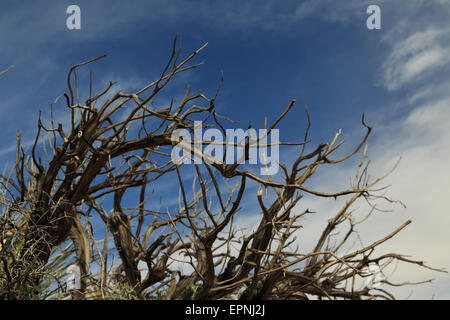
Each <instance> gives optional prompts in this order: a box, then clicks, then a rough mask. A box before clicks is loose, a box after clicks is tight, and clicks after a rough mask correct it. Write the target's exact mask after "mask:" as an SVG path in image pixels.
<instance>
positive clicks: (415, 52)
mask: <svg viewBox="0 0 450 320" xmlns="http://www.w3.org/2000/svg"><path fill="white" fill-rule="evenodd" d="M449 40H450V39H449V37H448V30H447V29H429V30H426V31H420V32H417V33H415V34H413V35H411V36H409V37H408V38H406V39H405V40H401V41H399V42H398V43H397V44H395V45H394V47H393V51H392V53H391V54H390V56H389V57H388V58H387V60H386V62H385V63H384V65H383V78H384V85H385V86H386V87H387V88H388V89H389V90H396V89H399V88H400V87H402V86H403V85H405V84H407V83H412V82H415V81H417V80H420V79H422V78H423V77H424V76H426V75H428V74H429V73H430V72H431V71H435V70H436V68H438V67H442V66H444V65H446V64H448V63H449V62H450V55H448V51H449V49H450V41H449Z"/></svg>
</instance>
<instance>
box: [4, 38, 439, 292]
mask: <svg viewBox="0 0 450 320" xmlns="http://www.w3.org/2000/svg"><path fill="white" fill-rule="evenodd" d="M205 47H206V44H205V45H204V46H202V47H201V48H199V49H198V50H196V51H195V52H193V53H192V54H190V55H189V56H187V57H186V58H185V59H183V60H181V61H180V55H181V46H178V42H177V40H176V39H175V41H174V43H173V48H172V52H171V55H170V59H169V61H168V63H167V64H166V66H165V68H164V69H163V71H162V73H161V76H160V77H159V78H158V79H157V80H156V81H153V82H150V83H149V84H148V85H146V86H145V87H143V88H142V89H140V90H139V91H137V92H133V93H125V92H121V91H119V92H115V93H114V94H112V93H111V92H112V89H113V87H114V83H113V82H111V83H110V84H109V85H108V86H107V87H106V88H105V89H104V90H103V91H102V92H99V93H96V94H93V93H92V82H91V83H90V93H89V98H88V99H87V100H86V101H85V102H84V103H81V102H80V101H79V98H78V85H77V80H76V79H77V78H76V72H77V70H78V69H79V68H80V67H82V66H85V65H87V64H90V63H93V62H95V61H98V60H100V59H102V58H103V57H105V56H104V55H103V56H99V57H97V58H95V59H92V60H89V61H86V62H83V63H80V64H77V65H74V66H72V68H71V69H70V71H69V73H68V77H67V88H68V90H67V93H64V94H63V95H61V96H60V97H59V98H58V99H57V102H59V103H61V102H63V103H64V104H65V106H64V107H65V108H67V113H68V114H70V119H71V121H70V125H69V126H68V127H64V126H63V125H62V124H55V123H54V120H53V119H51V125H45V124H44V122H43V121H42V119H41V117H40V118H39V121H38V128H37V134H36V139H35V142H34V144H33V146H32V148H31V150H29V151H25V150H23V148H22V147H21V134H20V132H19V134H18V136H17V151H16V159H15V167H14V171H13V172H11V174H12V173H14V177H13V176H2V179H3V180H2V181H3V190H5V192H4V193H5V199H8V201H4V203H3V207H4V213H3V216H4V217H6V216H7V215H8V212H10V211H11V210H16V209H17V210H16V212H18V214H19V215H20V216H21V220H20V221H21V224H20V228H22V229H23V230H28V231H27V232H26V233H25V234H24V237H23V245H22V247H21V250H20V254H19V256H18V259H17V261H14V263H6V262H5V263H3V267H4V268H5V272H6V274H8V275H9V276H8V277H7V279H6V280H7V281H6V282H7V283H8V285H6V287H5V288H6V289H4V290H3V291H1V290H0V297H2V298H14V295H12V294H11V292H13V291H14V292H18V291H20V288H21V287H23V286H24V285H26V284H27V283H33V284H38V283H39V282H40V281H41V277H42V274H41V273H40V272H32V270H43V268H44V269H45V265H46V264H47V263H48V261H49V258H50V257H51V255H52V254H53V252H54V249H55V248H56V247H58V246H59V245H61V244H63V243H65V242H66V241H67V240H68V239H69V240H70V241H71V242H72V243H73V245H74V248H75V251H76V261H77V264H78V265H79V267H80V270H81V276H82V281H81V288H80V292H79V293H80V294H79V296H78V298H111V297H112V294H113V293H114V292H115V291H117V290H120V288H124V287H128V288H131V292H132V295H133V296H134V297H135V298H138V299H153V298H155V297H159V298H163V299H307V297H308V296H316V297H319V298H328V299H335V298H344V299H363V298H374V297H380V298H388V299H390V298H393V296H392V295H391V294H390V293H389V292H388V291H386V290H381V289H380V290H377V289H370V288H367V286H365V287H362V288H360V289H357V288H355V286H354V283H355V281H357V279H361V277H363V276H364V268H366V267H367V266H369V265H370V264H371V263H376V264H378V265H380V266H381V265H386V264H389V263H392V262H393V261H403V262H406V263H412V264H417V265H419V266H421V267H425V268H429V269H432V270H435V271H440V270H437V269H433V268H431V267H428V266H426V265H425V264H423V263H422V262H421V261H415V260H410V259H408V258H406V257H405V256H402V255H400V254H397V253H390V254H384V255H381V256H374V249H375V248H377V247H378V246H379V245H380V244H382V243H384V242H386V241H388V240H390V239H391V238H392V237H394V236H395V235H396V234H397V233H398V232H400V231H401V230H402V229H403V228H405V227H406V226H407V225H408V224H409V223H410V222H411V221H406V222H405V223H404V224H403V225H401V226H398V227H397V228H396V229H395V230H393V231H390V233H388V234H387V235H386V236H384V237H382V238H380V239H379V240H378V241H376V242H374V243H372V244H370V245H368V246H365V247H362V248H359V249H355V250H353V251H350V252H346V253H342V250H341V249H342V248H343V247H344V246H345V245H346V244H347V242H348V240H349V239H350V237H351V236H352V235H353V234H354V233H355V232H357V230H356V228H355V226H356V225H357V224H358V223H359V222H358V221H355V220H354V218H353V216H352V214H353V211H352V209H351V208H352V205H353V204H354V203H355V202H356V201H357V200H358V199H364V200H366V201H367V202H368V203H369V204H370V206H371V210H370V212H369V213H368V215H370V214H371V213H373V212H375V211H376V210H377V208H376V205H375V204H373V202H374V201H388V202H390V203H392V202H393V201H392V200H391V199H389V198H387V197H386V196H384V195H383V194H382V193H380V192H381V191H383V190H384V188H383V187H380V186H379V184H380V182H381V181H382V180H383V179H384V178H385V176H384V177H381V178H378V179H375V180H370V179H369V177H368V174H367V172H368V163H369V161H368V158H367V154H366V151H367V139H368V137H369V135H370V132H371V127H369V126H368V125H367V124H366V123H365V121H364V117H363V118H362V125H363V126H364V127H365V129H366V134H365V135H364V136H363V138H362V140H361V142H360V143H359V144H358V145H357V146H355V148H354V149H353V150H352V151H351V152H349V153H348V154H346V155H344V156H341V157H334V155H335V154H336V153H337V152H336V151H337V150H339V148H340V147H341V146H342V144H343V141H342V140H340V135H341V132H340V131H339V132H338V133H337V134H336V135H335V136H334V137H332V139H331V141H330V142H328V143H321V144H319V145H317V146H316V147H313V148H310V144H311V142H310V140H309V128H310V118H309V114H308V113H307V114H306V115H307V120H308V122H307V128H306V130H305V133H304V136H303V138H302V139H301V141H297V142H294V143H283V142H280V143H279V145H280V146H284V147H286V148H296V150H298V154H297V156H296V159H295V161H293V164H292V165H291V166H290V167H287V166H286V165H283V164H280V167H281V168H282V173H283V175H282V176H281V177H279V176H277V177H271V176H270V175H266V176H264V175H260V174H257V173H254V172H252V171H251V170H245V169H243V167H242V165H241V163H242V160H248V150H249V148H250V147H252V146H251V137H249V136H247V139H246V140H245V141H241V142H230V141H227V142H225V145H227V146H233V147H236V146H240V147H242V148H243V150H245V152H244V153H243V159H240V160H236V162H235V163H225V161H220V159H219V161H206V160H208V156H207V155H206V154H205V153H204V151H203V150H202V148H199V147H198V146H199V145H200V146H207V145H212V144H213V143H214V142H213V141H211V140H201V141H196V142H195V143H193V144H192V143H187V142H185V141H184V140H183V139H179V140H174V139H173V133H174V132H175V130H177V129H181V128H183V129H185V130H187V131H188V132H191V133H194V131H195V121H199V120H201V121H202V123H203V124H204V125H205V126H208V127H213V128H217V129H218V130H220V131H221V132H222V133H223V134H224V136H226V130H225V125H224V121H228V119H227V118H226V117H223V116H221V115H219V114H218V113H217V112H216V108H215V103H216V98H217V95H218V93H219V89H220V85H221V84H222V81H221V82H220V85H219V88H218V89H217V92H216V94H215V95H214V96H213V97H212V98H208V97H206V96H205V95H204V94H203V93H201V92H200V91H195V92H191V90H190V87H189V86H188V87H187V90H186V92H185V95H184V97H183V98H182V99H181V102H180V103H179V104H178V105H174V103H173V101H172V103H171V104H170V105H169V106H166V108H158V107H155V106H154V104H153V102H154V100H155V97H156V96H157V95H158V93H160V92H161V91H162V90H163V89H164V88H165V87H166V85H167V84H168V83H169V81H171V80H172V79H173V78H174V77H176V76H177V75H178V74H180V73H183V72H187V71H189V70H192V69H195V68H197V67H198V66H199V65H201V64H202V63H198V64H192V61H193V59H194V58H195V57H196V56H197V55H198V54H199V53H200V52H201V51H202V50H203V49H204V48H205ZM102 99H103V100H104V101H103V102H101V101H102ZM294 104H295V100H292V101H291V102H290V103H289V104H288V106H287V107H286V109H285V110H284V111H283V112H282V113H281V114H280V116H279V117H278V118H277V119H275V121H273V123H272V124H271V125H267V124H266V125H265V128H266V129H267V134H269V133H270V132H271V131H272V130H274V129H276V128H277V127H279V123H280V121H281V120H282V119H283V118H284V117H285V116H286V114H288V112H289V111H290V110H291V109H292V108H293V107H294ZM125 106H126V108H125ZM40 143H41V144H40ZM183 143H184V144H183ZM177 144H181V145H182V146H183V148H184V149H185V150H189V156H190V157H191V158H194V157H197V158H200V159H204V160H205V161H203V162H202V163H195V162H194V163H193V164H191V165H188V164H183V163H180V162H177V161H173V159H172V158H171V153H170V150H171V148H172V147H174V146H175V145H177ZM268 145H270V143H269V144H268ZM361 153H362V159H361V162H360V163H359V165H358V166H357V168H356V174H355V177H354V180H353V183H352V184H351V186H350V187H349V188H348V189H347V190H340V191H336V192H331V193H327V192H322V191H318V190H314V189H311V188H309V187H307V186H306V185H307V182H308V181H309V180H310V179H311V177H312V176H313V175H314V174H315V173H316V172H317V171H318V170H319V168H320V167H322V166H330V165H335V164H338V163H341V162H343V161H345V160H347V159H349V158H350V157H352V156H354V155H356V154H361ZM224 158H225V156H224ZM224 158H223V159H222V160H224ZM209 160H210V159H209ZM215 160H218V159H215ZM187 166H190V170H191V172H194V173H195V179H193V181H192V194H189V193H188V192H187V187H188V186H187V185H185V184H186V183H185V182H183V169H184V168H186V167H187ZM169 175H171V177H172V178H171V179H172V181H173V184H174V186H175V189H174V190H175V192H178V191H179V195H180V204H179V208H178V210H175V211H173V210H167V211H162V212H159V211H156V210H153V209H151V208H150V207H149V204H148V201H147V200H148V197H149V194H150V189H151V188H156V189H157V188H158V184H157V183H158V181H160V179H162V177H163V176H169ZM229 183H231V184H233V185H234V186H231V187H229V188H227V185H228V184H229ZM249 183H253V184H257V185H259V189H258V191H257V193H256V194H255V193H252V194H249V192H248V188H247V187H246V186H247V185H248V184H249ZM136 188H140V192H139V199H138V205H137V206H134V207H132V208H127V205H126V204H125V203H126V202H127V201H129V199H128V200H127V192H128V191H130V190H134V189H136ZM246 191H247V192H246ZM306 195H308V196H314V197H319V198H321V197H323V198H340V197H346V198H347V201H346V203H345V205H344V206H343V207H342V208H341V210H339V211H338V212H337V213H336V215H335V216H334V217H333V218H332V219H330V220H328V224H327V226H326V228H325V229H324V230H323V231H322V233H321V236H320V238H319V240H318V242H317V244H316V245H315V247H314V249H313V250H312V251H310V252H302V251H301V250H300V249H298V248H295V236H296V234H298V233H299V232H301V228H302V225H301V224H300V223H301V219H302V218H303V217H305V216H306V215H308V214H310V213H311V211H309V210H308V209H306V210H305V209H303V210H302V209H301V200H302V198H304V197H305V196H306ZM255 197H256V198H255ZM250 198H251V199H255V200H256V201H257V203H258V204H259V211H260V212H261V218H260V221H259V224H258V226H257V228H256V229H255V230H254V231H249V232H247V233H246V234H244V235H243V236H239V234H238V233H239V232H238V228H239V225H236V224H235V222H236V217H237V216H238V215H239V214H241V213H242V211H245V205H246V203H248V201H249V200H248V199H250ZM94 216H97V217H100V219H101V221H102V222H103V227H102V228H101V229H100V231H99V230H98V228H97V230H95V231H94V230H93V228H92V224H91V219H92V218H93V217H94ZM5 221H6V220H5ZM344 223H346V224H348V230H347V231H346V232H345V233H344V234H343V235H342V236H341V237H340V238H339V236H337V235H336V234H334V233H333V232H334V231H336V230H337V229H339V228H341V227H343V226H344ZM12 224H13V225H15V226H18V224H17V223H12ZM101 235H103V237H102V236H101ZM110 236H112V239H113V243H114V245H113V248H110V241H109V237H110ZM113 252H116V253H117V255H118V256H119V259H120V262H119V263H115V264H114V263H112V262H111V258H110V257H111V254H112V253H113ZM139 262H143V263H145V265H146V270H147V275H146V277H145V278H142V277H141V272H140V270H139V268H138V264H139ZM91 264H95V265H97V266H98V267H99V268H98V269H99V271H98V272H96V273H92V272H91V271H90V269H91V268H90V265H91ZM180 264H185V265H187V266H189V268H190V271H189V272H183V271H180V270H179V269H177V268H176V265H178V266H179V265H180ZM174 266H175V267H174ZM385 282H386V283H387V284H391V283H389V282H388V281H385ZM349 283H350V285H349ZM352 283H353V285H352ZM392 285H393V284H392ZM118 288H119V289H118ZM8 292H9V294H8ZM16 297H18V296H16Z"/></svg>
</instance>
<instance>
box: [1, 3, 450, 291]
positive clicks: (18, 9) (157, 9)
mask: <svg viewBox="0 0 450 320" xmlns="http://www.w3.org/2000/svg"><path fill="white" fill-rule="evenodd" d="M71 4H77V5H79V6H80V8H81V17H82V22H81V30H68V29H67V28H66V19H67V17H68V15H67V14H66V8H67V6H69V5H71ZM371 4H377V5H379V6H380V8H381V19H382V27H381V30H368V29H367V27H366V19H367V17H368V15H367V14H366V8H367V7H368V6H369V5H371ZM449 18H450V1H448V0H429V1H422V0H401V1H375V0H374V1H360V0H341V1H331V0H305V1H252V0H245V1H200V0H198V1H181V0H167V1H103V0H101V1H99V0H98V1H95V2H94V1H71V2H69V1H46V0H45V1H39V2H36V1H20V2H17V1H5V0H2V1H1V10H0V48H1V49H0V70H3V69H5V68H7V67H8V66H10V65H14V68H13V69H12V70H10V71H9V72H8V73H6V74H4V75H3V76H2V77H0V112H1V118H0V126H1V127H2V129H3V134H2V136H1V138H0V160H1V161H2V163H3V164H8V163H11V162H12V161H13V157H14V150H15V137H16V133H17V130H18V129H21V130H23V140H24V141H25V142H26V141H30V139H32V138H33V134H34V133H35V129H36V121H37V116H38V114H39V110H42V111H43V113H44V114H46V113H47V114H48V111H49V106H50V103H51V102H53V101H54V99H55V98H56V97H57V96H59V95H60V94H61V93H63V92H64V90H65V89H66V87H65V81H66V74H67V71H68V70H69V68H70V66H71V65H73V64H76V63H79V62H81V61H84V60H87V59H90V58H93V57H96V56H99V55H101V54H104V53H106V54H107V55H108V56H107V58H106V59H103V60H102V61H99V62H97V63H95V64H93V65H92V66H91V68H92V71H93V75H94V89H95V90H96V91H100V90H102V88H104V86H105V85H106V84H107V82H108V81H110V80H114V81H119V86H120V89H121V90H128V91H131V90H136V89H138V88H139V87H142V86H143V85H145V84H146V83H147V82H150V81H151V80H154V79H155V78H156V77H157V76H158V75H159V73H160V72H161V70H162V67H163V66H164V63H165V62H166V61H167V59H168V56H169V53H170V49H171V44H172V40H173V37H174V36H175V35H178V36H179V37H182V41H183V48H184V50H183V52H184V53H185V54H188V53H190V51H192V50H194V49H196V48H198V47H200V46H201V45H203V44H204V43H205V42H208V43H209V44H208V47H207V48H206V49H205V50H204V51H203V52H202V54H201V55H200V56H199V57H198V58H197V61H198V62H200V61H201V60H203V59H206V64H205V65H203V66H202V67H201V68H200V69H197V70H196V71H194V72H192V73H189V74H188V75H186V76H183V77H180V78H179V79H178V80H177V81H176V82H175V83H174V85H173V86H172V87H171V88H170V89H171V90H172V91H170V92H169V93H170V94H172V95H173V96H175V97H177V96H179V95H180V94H182V93H183V90H184V89H185V87H186V85H187V84H190V85H191V86H192V87H193V88H201V89H202V90H203V91H204V92H205V93H206V94H207V95H209V96H212V95H213V94H214V92H215V90H216V87H217V85H218V83H219V80H220V76H221V73H222V72H223V74H224V84H223V87H222V90H221V92H220V94H219V98H218V100H217V107H218V110H219V112H220V113H222V114H225V115H227V116H229V117H230V118H232V119H235V120H239V121H240V124H242V127H244V128H246V127H247V124H248V123H250V122H251V123H252V124H253V126H254V127H262V126H263V124H264V117H266V116H267V117H268V118H269V120H270V119H275V118H276V117H277V115H278V114H279V113H280V112H282V110H283V109H284V108H285V107H286V106H287V104H288V103H289V102H290V100H291V99H292V98H296V99H297V104H296V108H294V110H293V111H292V113H291V114H290V115H289V116H288V117H287V118H286V119H285V120H284V121H283V127H282V130H281V131H280V138H281V140H285V141H286V140H290V139H294V138H298V137H300V136H301V135H302V134H303V130H304V128H305V117H304V110H303V106H304V105H307V106H308V108H309V110H310V113H311V117H312V124H313V127H312V138H313V142H314V141H315V142H316V143H319V142H321V141H329V140H330V139H331V138H332V137H333V135H334V132H336V131H337V130H338V129H339V128H342V129H343V132H344V137H345V138H346V140H347V144H348V145H349V146H352V143H353V144H354V143H356V142H357V141H358V138H359V137H360V136H361V134H362V133H363V128H362V127H361V125H360V118H361V114H362V113H365V114H366V120H367V122H368V123H369V124H370V125H372V126H373V127H374V134H373V136H372V137H371V139H370V141H369V153H370V156H371V157H372V159H373V163H374V175H376V174H377V173H379V172H382V171H383V170H384V169H386V168H387V167H389V166H390V165H392V163H393V162H395V159H397V158H398V157H399V156H402V157H403V161H402V165H401V166H400V168H399V170H398V171H397V172H396V174H395V175H394V176H393V177H392V183H393V189H392V193H393V196H394V197H395V198H400V199H401V200H403V201H404V202H406V205H407V206H408V208H407V209H406V210H399V211H398V212H397V211H395V212H394V213H393V214H392V216H389V217H386V216H384V217H383V219H380V220H379V222H377V224H374V225H372V227H371V228H370V230H368V231H367V232H373V234H374V237H377V236H378V237H379V236H381V235H383V234H384V233H382V232H384V231H385V230H391V229H390V228H389V227H390V226H392V224H394V225H397V224H399V223H400V222H401V221H404V220H405V219H406V218H410V217H412V219H413V221H417V223H414V226H413V227H411V229H412V230H410V231H408V232H406V235H405V236H404V237H400V238H399V240H398V241H397V242H396V243H395V244H394V245H393V246H392V248H395V249H396V250H400V251H402V250H403V251H407V252H410V253H411V254H414V256H417V257H419V258H421V257H424V259H425V260H426V261H427V262H429V263H430V264H432V265H434V266H436V267H448V266H449V265H450V255H449V254H448V245H449V244H450V236H449V234H448V227H449V226H450V218H449V217H450V212H449V211H450V207H449V204H448V203H447V202H446V201H444V200H443V199H445V197H448V195H449V190H450V185H449V181H450V168H449V164H448V160H447V159H448V158H449V157H448V156H450V153H449V148H448V147H449V146H450V143H449V138H450V135H449V133H448V130H447V129H448V125H449V123H450V121H449V118H450V110H449V107H450V105H449V101H450V94H449V92H450V90H449V89H450V76H449V74H450V73H449V71H450V55H449V54H448V52H449V49H450V19H449ZM166 98H167V99H170V96H166ZM163 102H164V101H163V100H161V103H163ZM60 114H61V117H62V118H64V113H63V112H62V111H60ZM61 121H63V120H61ZM280 160H281V161H283V159H280ZM287 160H288V159H286V161H287ZM352 164H353V162H351V163H350V164H349V165H348V167H342V168H341V169H340V171H339V172H331V173H329V172H328V173H326V174H325V173H324V174H323V175H319V177H322V176H323V177H324V179H325V180H323V181H322V182H317V185H320V186H323V187H324V188H325V189H326V191H332V190H333V188H334V187H338V186H340V185H341V181H342V180H344V182H345V183H347V181H348V178H347V177H348V176H350V175H351V172H352V167H351V165H352ZM318 206H322V207H323V205H318ZM247 218H248V219H250V218H249V217H247ZM322 220H324V221H326V219H322ZM312 223H315V222H314V221H313V222H312ZM317 223H319V222H317ZM374 226H376V227H374ZM386 228H387V229H386ZM419 234H420V235H421V236H418V235H419ZM423 235H425V237H424V236H423ZM311 237H314V234H312V235H311ZM412 244H414V245H412ZM389 249H390V248H389ZM416 272H417V270H416V269H409V268H406V269H405V270H402V271H401V272H400V273H401V274H403V275H405V277H406V278H408V277H407V276H409V278H411V277H413V278H415V277H419V278H420V279H422V278H427V277H435V278H436V279H437V280H436V282H435V284H432V285H426V286H421V287H420V288H414V292H413V295H412V297H418V298H431V297H432V296H434V297H435V298H447V299H448V298H450V288H449V285H448V284H449V280H450V278H449V277H448V276H447V275H442V276H441V275H436V274H430V273H426V272H422V273H419V272H417V273H416ZM399 290H400V289H399ZM402 290H403V291H399V294H400V297H406V296H408V295H409V292H410V291H408V290H409V289H402ZM405 290H406V291H405Z"/></svg>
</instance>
